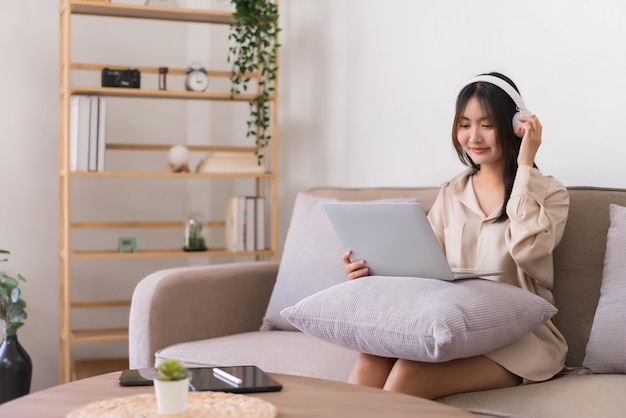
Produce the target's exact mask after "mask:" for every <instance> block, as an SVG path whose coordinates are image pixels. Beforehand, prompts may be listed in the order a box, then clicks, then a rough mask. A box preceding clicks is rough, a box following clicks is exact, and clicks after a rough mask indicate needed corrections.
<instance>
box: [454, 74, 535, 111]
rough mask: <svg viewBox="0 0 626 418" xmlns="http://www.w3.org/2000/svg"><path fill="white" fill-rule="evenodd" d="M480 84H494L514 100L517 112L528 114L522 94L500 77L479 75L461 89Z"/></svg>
mask: <svg viewBox="0 0 626 418" xmlns="http://www.w3.org/2000/svg"><path fill="white" fill-rule="evenodd" d="M480 82H484V83H489V84H493V85H494V86H497V87H500V89H501V90H504V92H505V93H506V94H508V95H509V97H510V98H511V99H513V101H514V102H515V105H516V106H517V110H520V111H526V112H528V108H527V107H526V105H525V104H524V100H523V99H522V96H520V94H519V93H518V92H517V90H515V89H514V88H513V86H512V85H510V84H509V83H507V82H506V81H505V80H503V79H501V78H500V77H496V76H493V75H479V76H477V77H474V78H472V79H470V80H468V81H467V82H466V83H465V84H464V85H463V87H461V89H464V88H465V87H467V86H469V85H470V84H472V83H480Z"/></svg>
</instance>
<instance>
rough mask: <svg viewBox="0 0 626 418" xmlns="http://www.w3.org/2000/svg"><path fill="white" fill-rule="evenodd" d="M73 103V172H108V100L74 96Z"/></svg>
mask: <svg viewBox="0 0 626 418" xmlns="http://www.w3.org/2000/svg"><path fill="white" fill-rule="evenodd" d="M70 102H71V103H70V105H71V106H70V170H71V171H104V154H105V147H106V99H105V98H104V97H97V96H72V97H71V99H70Z"/></svg>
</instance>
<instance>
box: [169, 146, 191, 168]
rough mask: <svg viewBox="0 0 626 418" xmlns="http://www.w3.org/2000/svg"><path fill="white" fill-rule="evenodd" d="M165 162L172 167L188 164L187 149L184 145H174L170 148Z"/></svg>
mask: <svg viewBox="0 0 626 418" xmlns="http://www.w3.org/2000/svg"><path fill="white" fill-rule="evenodd" d="M167 160H168V161H169V163H170V164H172V165H173V166H178V165H182V164H187V163H188V162H189V149H187V147H186V146H184V145H174V146H173V147H172V148H170V151H169V154H168V156H167Z"/></svg>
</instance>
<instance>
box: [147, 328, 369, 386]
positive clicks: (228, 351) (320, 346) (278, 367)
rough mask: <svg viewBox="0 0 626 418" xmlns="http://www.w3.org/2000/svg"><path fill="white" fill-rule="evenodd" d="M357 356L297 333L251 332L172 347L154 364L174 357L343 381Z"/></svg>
mask: <svg viewBox="0 0 626 418" xmlns="http://www.w3.org/2000/svg"><path fill="white" fill-rule="evenodd" d="M356 356H357V353H356V352H354V351H351V350H347V349H345V348H343V347H339V346H336V345H333V344H329V343H327V342H324V341H322V340H320V339H317V338H314V337H311V336H310V335H306V334H304V333H302V332H300V331H252V332H246V333H241V334H235V335H228V336H224V337H217V338H210V339H205V340H200V341H192V342H187V343H181V344H176V345H172V346H170V347H167V348H165V349H162V350H160V351H158V352H157V353H156V363H157V364H160V363H161V362H162V361H163V360H165V359H167V358H170V357H174V358H177V359H179V360H181V361H183V362H185V364H187V365H189V366H234V365H247V364H253V365H256V366H259V367H260V368H261V369H263V370H265V371H267V372H273V373H284V374H294V375H298V376H309V377H317V378H322V379H330V380H337V381H342V382H345V381H347V380H348V376H349V375H350V370H351V369H352V366H353V365H354V362H355V361H356Z"/></svg>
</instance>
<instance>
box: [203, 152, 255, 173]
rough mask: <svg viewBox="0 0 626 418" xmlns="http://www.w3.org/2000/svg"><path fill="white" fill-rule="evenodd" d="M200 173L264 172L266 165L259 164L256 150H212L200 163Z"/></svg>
mask: <svg viewBox="0 0 626 418" xmlns="http://www.w3.org/2000/svg"><path fill="white" fill-rule="evenodd" d="M196 171H197V172H198V173H254V174H257V173H263V172H264V171H265V167H264V166H263V164H260V165H259V159H258V157H257V155H256V154H255V153H254V152H228V151H215V152H210V153H209V154H208V155H207V156H206V157H205V158H204V159H203V160H202V161H201V162H200V164H198V168H197V170H196Z"/></svg>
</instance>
